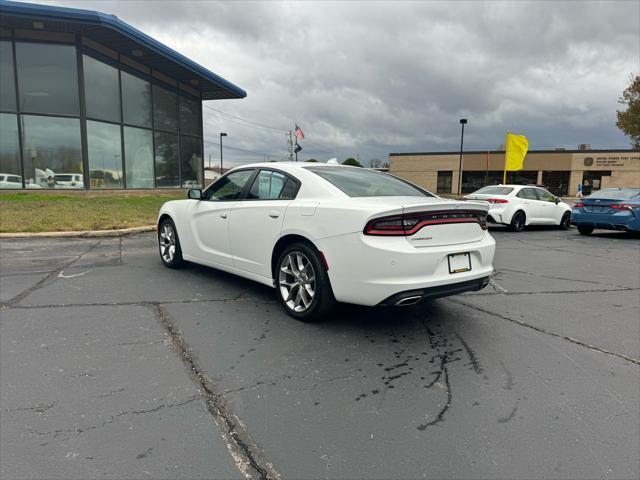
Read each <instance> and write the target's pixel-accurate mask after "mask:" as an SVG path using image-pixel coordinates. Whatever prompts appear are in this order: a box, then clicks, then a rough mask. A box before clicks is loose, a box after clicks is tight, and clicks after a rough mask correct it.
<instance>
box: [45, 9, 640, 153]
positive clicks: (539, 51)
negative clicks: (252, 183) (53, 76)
mask: <svg viewBox="0 0 640 480" xmlns="http://www.w3.org/2000/svg"><path fill="white" fill-rule="evenodd" d="M48 3H51V2H48ZM55 3H57V4H63V5H72V6H74V7H79V8H89V9H97V10H101V11H103V12H108V13H114V14H116V15H118V16H119V17H120V18H121V19H123V20H124V21H126V22H129V23H131V24H132V25H134V26H136V27H138V28H140V29H141V30H143V31H145V32H146V33H148V34H150V35H153V36H155V37H156V38H158V39H159V40H160V41H162V42H164V43H166V44H167V45H169V46H171V47H172V48H175V49H176V50H178V51H180V52H182V53H184V54H186V55H187V56H189V57H191V58H193V59H194V60H196V61H198V62H200V63H201V64H203V65H205V66H206V67H208V68H210V69H211V70H213V71H214V72H216V73H218V74H220V75H222V76H224V77H225V78H227V79H228V80H230V81H232V82H233V83H236V84H237V85H239V86H241V87H242V88H244V89H246V90H247V91H248V94H249V96H248V97H247V98H246V99H244V100H233V101H219V102H207V104H208V105H210V106H211V107H213V108H215V109H219V110H222V111H224V112H228V113H230V114H233V115H238V116H240V117H243V118H246V119H249V120H252V121H255V122H259V123H262V124H265V125H269V126H272V127H276V128H280V129H282V130H283V131H282V132H276V131H274V130H268V129H263V128H258V127H252V126H249V125H248V124H246V123H244V124H243V123H242V122H237V121H233V119H232V118H230V117H227V116H224V115H220V114H218V113H217V112H214V111H213V110H211V109H209V108H205V110H204V113H205V138H206V139H207V141H208V142H217V138H218V137H217V132H219V131H221V130H223V131H227V132H228V133H229V137H227V139H226V143H225V145H229V146H230V147H231V146H233V147H237V148H242V149H246V150H251V151H255V152H264V153H268V154H273V155H275V156H276V157H278V158H280V157H283V156H284V155H286V143H285V133H284V130H288V129H289V128H291V127H293V123H294V122H295V121H297V122H298V124H299V125H300V126H301V127H302V128H303V129H304V130H305V133H306V134H307V135H308V137H309V138H310V140H312V141H313V142H314V143H315V144H317V145H320V146H321V147H317V146H314V145H313V144H311V143H310V142H305V141H302V142H301V144H302V145H303V148H304V150H303V153H304V154H305V155H303V158H308V156H313V157H316V158H328V157H330V156H333V155H334V154H335V155H338V156H339V157H341V158H344V157H346V156H351V155H355V154H356V153H359V154H360V156H361V158H364V159H368V158H383V159H384V158H386V157H387V155H388V153H389V152H392V151H393V152H397V151H416V150H418V151H427V150H456V149H457V148H458V142H459V124H458V119H459V118H460V117H461V116H465V117H467V118H468V119H469V124H468V128H467V130H466V131H465V133H467V132H468V135H465V145H466V147H467V148H469V149H493V148H495V147H497V146H498V145H499V144H500V143H502V142H503V137H504V133H505V131H506V130H511V131H517V132H518V133H523V134H525V135H527V136H528V137H529V140H530V148H532V149H541V148H553V147H556V146H564V147H569V148H575V147H576V145H577V144H578V143H583V142H584V143H591V144H592V145H593V146H594V147H600V148H608V147H616V148H627V147H628V145H629V143H628V141H627V140H626V139H625V137H624V136H623V135H622V134H621V133H620V132H619V131H617V129H616V127H615V110H616V108H618V104H617V99H618V97H619V95H620V94H621V92H622V90H623V89H624V88H625V86H626V83H627V81H628V77H629V75H630V74H631V73H635V72H638V71H640V7H639V5H640V3H639V2H637V1H633V2H631V1H630V2H615V1H603V2H577V1H570V2H546V1H538V2H475V1H474V2H388V3H383V2H370V3H369V2H340V3H338V2H298V3H290V2H209V1H202V2H191V1H181V2H169V1H157V2H154V1H151V0H148V1H127V2H124V1H118V2H111V1H104V2H99V1H84V2H80V1H74V2H64V1H60V2H55ZM205 153H207V155H208V153H211V154H212V156H213V158H214V159H215V160H214V161H216V162H217V157H218V150H217V146H216V145H215V144H211V143H209V144H208V146H207V149H206V152H205ZM227 156H228V158H229V159H230V160H233V161H235V162H242V161H255V160H259V159H261V157H260V156H259V155H258V154H254V153H247V152H240V151H231V150H229V152H228V154H227Z"/></svg>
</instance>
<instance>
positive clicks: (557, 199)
mask: <svg viewBox="0 0 640 480" xmlns="http://www.w3.org/2000/svg"><path fill="white" fill-rule="evenodd" d="M561 201H562V199H561V198H560V197H556V205H558V204H559V203H560V202H561Z"/></svg>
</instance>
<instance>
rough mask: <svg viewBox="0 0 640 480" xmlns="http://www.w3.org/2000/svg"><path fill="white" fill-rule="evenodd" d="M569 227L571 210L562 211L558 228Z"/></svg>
mask: <svg viewBox="0 0 640 480" xmlns="http://www.w3.org/2000/svg"><path fill="white" fill-rule="evenodd" d="M570 227H571V212H564V215H562V219H560V230H569V228H570Z"/></svg>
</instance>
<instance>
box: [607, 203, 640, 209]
mask: <svg viewBox="0 0 640 480" xmlns="http://www.w3.org/2000/svg"><path fill="white" fill-rule="evenodd" d="M609 208H613V209H614V210H633V209H634V208H640V205H631V204H629V203H614V204H612V205H609Z"/></svg>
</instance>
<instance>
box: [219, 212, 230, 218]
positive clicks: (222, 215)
mask: <svg viewBox="0 0 640 480" xmlns="http://www.w3.org/2000/svg"><path fill="white" fill-rule="evenodd" d="M228 216H229V214H228V213H227V212H222V213H221V214H220V218H227V217H228Z"/></svg>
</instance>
